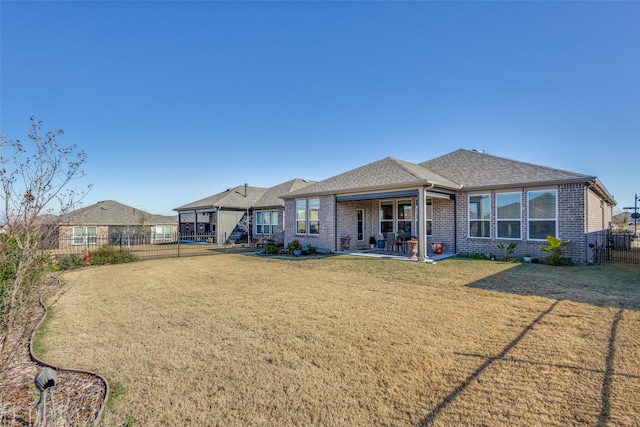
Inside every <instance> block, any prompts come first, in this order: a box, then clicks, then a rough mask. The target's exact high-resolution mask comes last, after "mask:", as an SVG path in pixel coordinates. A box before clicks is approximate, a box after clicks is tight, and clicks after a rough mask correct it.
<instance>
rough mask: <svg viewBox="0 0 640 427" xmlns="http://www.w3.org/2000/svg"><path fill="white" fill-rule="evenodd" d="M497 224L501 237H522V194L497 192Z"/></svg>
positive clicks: (499, 236)
mask: <svg viewBox="0 0 640 427" xmlns="http://www.w3.org/2000/svg"><path fill="white" fill-rule="evenodd" d="M496 224H497V227H496V228H497V230H498V238H499V239H520V238H521V234H520V233H521V230H522V226H521V225H522V195H521V194H520V193H498V194H496Z"/></svg>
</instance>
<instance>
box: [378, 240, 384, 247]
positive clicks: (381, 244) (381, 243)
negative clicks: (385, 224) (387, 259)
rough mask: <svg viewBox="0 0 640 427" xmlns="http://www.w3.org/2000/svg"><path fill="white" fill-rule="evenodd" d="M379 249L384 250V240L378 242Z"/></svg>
mask: <svg viewBox="0 0 640 427" xmlns="http://www.w3.org/2000/svg"><path fill="white" fill-rule="evenodd" d="M378 249H384V240H383V239H380V240H378Z"/></svg>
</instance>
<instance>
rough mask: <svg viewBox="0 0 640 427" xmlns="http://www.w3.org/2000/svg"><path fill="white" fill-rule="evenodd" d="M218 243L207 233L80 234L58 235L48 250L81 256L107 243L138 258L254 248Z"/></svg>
mask: <svg viewBox="0 0 640 427" xmlns="http://www.w3.org/2000/svg"><path fill="white" fill-rule="evenodd" d="M219 240H220V244H218V243H217V242H216V239H215V237H214V236H212V235H211V234H193V233H192V234H185V233H177V234H171V235H158V236H155V235H142V236H141V235H119V236H109V237H99V236H95V235H93V236H83V237H82V238H79V237H78V236H76V237H70V238H62V237H61V238H59V239H58V241H57V244H56V245H55V246H54V248H52V249H51V252H52V254H53V255H56V256H65V255H77V256H80V257H82V256H83V255H85V254H87V253H89V252H91V251H94V250H96V249H98V248H101V247H103V246H105V245H109V246H112V247H115V248H117V249H121V250H128V251H129V252H131V253H133V254H135V255H136V256H137V257H138V258H140V259H159V258H176V257H186V256H199V255H216V254H225V253H243V252H253V251H257V250H258V249H257V247H256V245H254V244H248V243H229V241H230V240H229V239H227V238H222V239H219Z"/></svg>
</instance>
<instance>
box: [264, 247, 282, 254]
mask: <svg viewBox="0 0 640 427" xmlns="http://www.w3.org/2000/svg"><path fill="white" fill-rule="evenodd" d="M278 250H279V249H278V247H277V246H274V245H268V246H267V247H266V248H264V251H265V252H266V253H268V254H271V255H275V254H277V253H278Z"/></svg>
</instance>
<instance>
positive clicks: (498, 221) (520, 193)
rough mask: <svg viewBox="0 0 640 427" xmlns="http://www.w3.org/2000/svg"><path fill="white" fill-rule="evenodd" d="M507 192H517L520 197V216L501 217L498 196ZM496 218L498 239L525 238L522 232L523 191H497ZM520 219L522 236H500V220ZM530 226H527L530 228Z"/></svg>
mask: <svg viewBox="0 0 640 427" xmlns="http://www.w3.org/2000/svg"><path fill="white" fill-rule="evenodd" d="M506 194H517V195H518V197H519V198H520V210H519V212H520V217H519V218H502V219H501V218H500V216H499V215H498V207H499V205H498V196H501V195H506ZM494 197H495V218H496V239H500V240H523V234H524V233H522V224H523V219H522V192H521V191H499V192H496V193H495V196H494ZM515 220H518V221H520V237H500V226H499V225H500V222H501V221H515ZM528 228H529V227H527V229H528Z"/></svg>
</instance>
